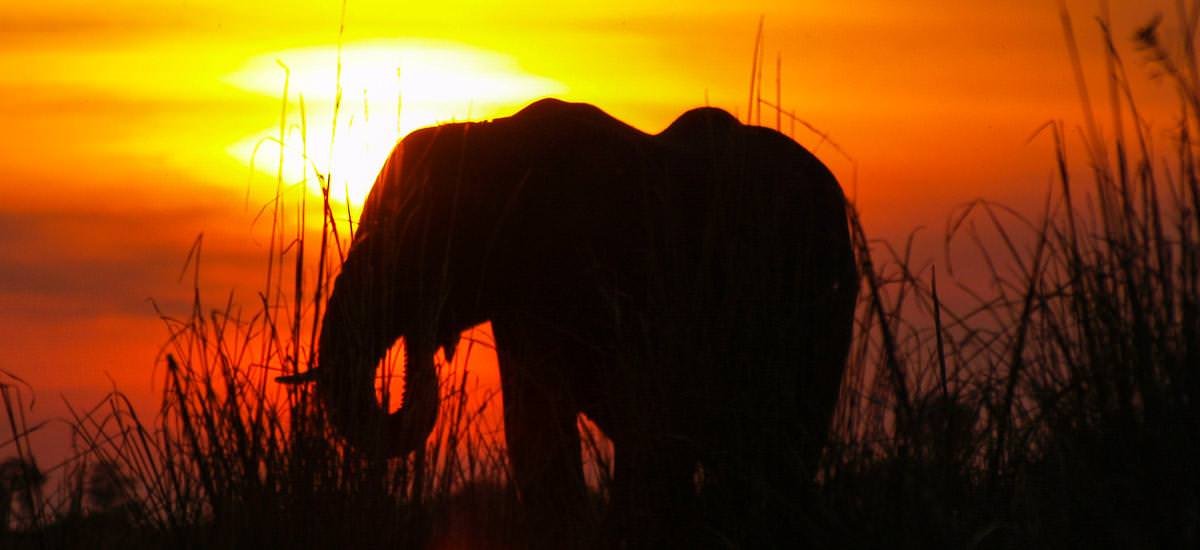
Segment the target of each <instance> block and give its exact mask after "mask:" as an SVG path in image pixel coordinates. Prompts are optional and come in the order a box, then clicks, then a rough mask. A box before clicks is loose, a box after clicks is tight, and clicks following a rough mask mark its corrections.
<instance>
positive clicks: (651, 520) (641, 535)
mask: <svg viewBox="0 0 1200 550" xmlns="http://www.w3.org/2000/svg"><path fill="white" fill-rule="evenodd" d="M615 454H616V456H615V457H614V458H615V459H616V463H615V465H614V466H615V468H614V469H615V472H614V475H613V484H612V488H611V497H612V499H611V500H612V506H611V510H610V517H609V523H610V524H611V530H612V531H613V536H615V537H616V538H617V539H618V544H617V545H616V546H624V547H628V548H670V547H687V548H695V547H700V546H703V544H702V540H703V539H704V533H703V532H702V531H703V530H702V529H701V523H700V515H699V509H698V506H697V504H698V502H697V499H696V485H695V474H696V465H697V459H696V456H695V455H694V453H692V452H690V451H689V450H688V449H687V447H686V445H682V444H678V443H669V442H668V443H664V442H661V441H660V442H657V443H650V444H645V443H643V444H638V443H637V442H631V441H623V442H618V443H617V444H616V453H615Z"/></svg>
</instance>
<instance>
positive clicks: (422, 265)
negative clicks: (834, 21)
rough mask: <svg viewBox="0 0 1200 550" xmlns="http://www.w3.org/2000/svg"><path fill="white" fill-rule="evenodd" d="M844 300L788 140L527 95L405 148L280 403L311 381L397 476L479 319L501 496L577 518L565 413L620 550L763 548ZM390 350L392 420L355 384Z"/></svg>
mask: <svg viewBox="0 0 1200 550" xmlns="http://www.w3.org/2000/svg"><path fill="white" fill-rule="evenodd" d="M858 282H859V281H858V270H857V263H856V259H855V253H854V249H853V246H852V243H851V238H850V231H849V227H848V217H847V206H846V199H845V196H844V194H843V192H842V189H841V187H840V186H839V184H838V182H837V180H836V179H835V178H834V176H833V175H832V173H831V172H830V171H829V170H828V169H827V168H826V167H825V165H823V164H822V163H821V162H820V161H819V160H818V159H817V158H816V157H815V156H814V155H812V154H811V153H810V152H808V151H807V150H805V149H804V148H803V147H801V146H800V145H799V144H797V143H796V142H795V141H793V140H792V139H790V138H788V137H786V136H784V135H783V134H781V133H779V132H776V131H774V130H771V129H767V128H762V127H755V126H749V125H744V124H742V123H741V122H739V121H738V120H737V119H736V118H734V117H733V116H732V115H730V114H729V113H727V112H725V111H723V110H720V109H716V108H709V107H705V108H697V109H693V110H690V111H687V112H686V113H684V114H683V115H681V116H680V117H679V118H678V119H676V120H675V121H674V122H673V123H671V124H670V126H669V127H667V128H666V129H665V130H663V131H662V132H660V133H658V134H653V135H652V134H647V133H644V132H642V131H640V130H637V129H635V128H633V127H632V126H629V125H627V124H625V123H623V122H621V121H619V120H617V119H616V118H613V117H612V116H610V115H608V114H607V113H605V112H604V111H602V110H600V109H599V108H597V107H595V106H592V105H590V104H583V103H567V102H564V101H560V100H555V99H543V100H539V101H537V102H534V103H532V104H530V105H528V106H527V107H525V108H523V109H522V110H521V111H519V112H517V113H516V114H515V115H512V116H510V117H507V118H498V119H494V120H491V121H488V122H468V123H448V124H443V125H439V126H435V127H430V128H425V129H421V130H417V131H414V132H412V133H410V134H409V135H408V136H406V137H404V138H403V139H402V140H401V141H400V143H399V144H398V145H397V146H396V147H395V148H394V150H393V152H392V153H391V156H390V157H389V159H388V160H387V161H386V162H385V164H384V166H383V168H382V170H381V172H380V174H379V176H378V178H377V179H376V181H375V183H374V187H373V188H372V190H371V192H370V194H369V196H368V198H367V199H366V201H365V203H364V207H363V210H362V214H361V216H360V220H359V225H358V229H357V233H356V234H355V235H354V237H353V239H352V243H351V245H350V247H349V252H348V253H347V255H346V257H345V260H344V264H343V265H342V267H341V271H340V273H339V274H338V275H337V278H336V280H335V282H334V286H333V290H332V292H331V295H330V297H329V299H328V303H327V305H326V309H325V312H324V318H323V321H322V326H321V331H320V338H319V342H318V343H319V359H318V361H317V366H316V367H315V368H314V369H312V370H311V371H309V372H308V373H306V374H304V375H300V376H298V377H293V378H290V379H288V380H287V381H291V382H297V381H303V380H309V381H315V384H316V392H317V394H318V395H319V397H320V400H321V402H322V403H324V405H325V408H326V410H327V413H328V415H329V419H330V422H331V424H332V425H333V427H334V428H335V431H336V432H337V433H338V434H339V435H340V436H341V437H343V438H344V439H345V440H346V442H347V443H348V444H349V445H350V446H351V447H353V448H355V449H358V450H361V451H364V452H368V453H375V454H376V455H378V456H387V457H395V456H404V455H407V454H408V453H411V452H413V451H414V450H417V449H420V448H423V447H424V445H425V441H426V439H427V437H428V436H429V435H430V433H431V431H432V429H433V426H434V423H435V422H436V419H437V415H438V408H439V393H438V392H439V389H438V377H437V373H436V367H435V360H434V356H435V354H436V352H437V351H438V349H441V350H443V352H444V355H445V357H447V358H451V357H453V354H454V350H455V345H456V343H457V342H458V340H459V338H460V334H461V333H462V332H463V331H464V330H467V329H469V328H471V327H474V326H477V325H480V324H482V323H485V322H490V323H491V326H492V330H493V334H494V337H495V345H496V352H497V356H498V360H499V368H500V379H501V398H502V402H503V418H504V427H505V438H506V441H507V449H508V458H509V463H510V467H511V474H512V481H513V483H514V485H515V489H516V493H517V495H518V498H519V501H520V502H521V504H522V508H523V509H525V510H527V511H528V513H529V514H530V516H531V517H534V518H538V519H537V521H540V522H542V524H543V525H546V526H559V528H558V529H557V530H555V528H553V527H547V528H548V529H550V531H549V532H551V533H557V534H555V535H553V536H554V537H558V536H559V535H561V534H562V533H563V532H565V531H566V530H567V529H569V528H570V527H569V526H570V525H572V522H577V521H585V518H586V514H585V513H583V512H582V510H585V509H586V508H587V505H586V500H587V498H588V497H587V488H586V485H585V480H584V475H583V468H582V464H581V451H580V434H579V432H578V427H577V417H578V415H579V414H581V413H582V414H584V415H586V416H587V417H588V418H589V419H591V420H592V421H593V422H594V423H595V425H596V426H598V427H599V428H600V430H601V431H602V432H604V434H605V435H606V436H607V437H608V438H609V439H610V440H611V442H612V446H613V447H612V448H613V453H614V465H613V477H612V484H611V487H610V492H609V499H608V500H609V502H608V508H607V509H608V512H607V513H606V516H607V517H608V518H611V519H612V525H613V529H612V530H611V532H614V533H617V534H615V535H613V536H614V537H615V538H616V541H617V542H615V544H617V545H625V546H629V545H632V546H639V545H642V544H645V545H651V544H656V541H657V542H664V541H669V540H683V539H681V538H680V537H684V536H688V535H686V534H685V533H688V532H692V530H693V529H696V528H699V529H702V530H707V531H708V532H710V534H711V536H712V537H713V540H725V541H733V542H734V543H737V544H745V545H752V546H754V545H761V544H764V543H766V544H774V543H777V542H779V541H782V540H785V538H786V537H792V536H795V535H796V533H797V529H798V527H797V526H798V525H799V523H800V520H799V519H797V517H796V516H798V515H799V514H801V512H800V511H799V510H798V507H799V506H800V504H799V502H800V501H801V500H802V498H801V497H802V495H803V494H804V491H806V490H807V489H808V488H809V487H810V486H811V485H812V483H813V477H814V475H815V471H816V464H817V461H818V459H819V456H820V453H821V449H822V447H823V445H824V444H825V442H826V439H827V434H828V430H829V426H830V424H831V417H832V413H833V410H834V408H835V404H836V402H837V397H838V394H839V391H840V386H841V381H842V374H843V372H844V370H845V364H846V360H847V355H848V350H849V347H850V340H851V332H852V325H853V316H854V309H855V303H856V298H857V294H858ZM401 338H403V341H404V346H405V369H404V375H403V380H404V383H405V389H404V391H403V395H402V397H401V400H400V406H399V409H398V410H397V411H395V412H391V413H389V412H388V411H387V410H386V409H384V408H383V407H382V406H381V405H380V403H379V401H378V400H377V399H376V396H375V389H374V388H375V386H374V382H373V381H374V378H375V370H376V368H377V366H378V363H379V362H380V361H381V359H382V357H383V355H384V354H385V353H386V352H387V350H388V349H389V348H390V346H392V345H393V344H394V343H395V342H396V341H397V340H399V339H401ZM564 526H565V527H564ZM606 531H610V530H608V529H606ZM546 540H548V541H558V542H557V543H555V544H565V543H563V542H562V541H563V540H566V539H559V538H547V539H546Z"/></svg>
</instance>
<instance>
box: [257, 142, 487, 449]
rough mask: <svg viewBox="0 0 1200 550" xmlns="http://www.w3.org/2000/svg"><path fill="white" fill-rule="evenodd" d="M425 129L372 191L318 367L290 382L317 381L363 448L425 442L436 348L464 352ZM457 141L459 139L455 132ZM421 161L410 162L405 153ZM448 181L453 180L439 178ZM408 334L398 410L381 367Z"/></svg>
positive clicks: (346, 433) (337, 289)
mask: <svg viewBox="0 0 1200 550" xmlns="http://www.w3.org/2000/svg"><path fill="white" fill-rule="evenodd" d="M436 134H442V132H441V130H440V129H427V130H421V131H418V132H416V133H414V134H412V135H410V136H409V137H408V138H406V139H405V140H404V142H403V143H402V144H400V145H398V146H397V147H396V148H395V150H394V151H393V153H392V156H391V158H389V160H388V161H387V163H386V164H385V166H384V168H383V170H382V171H381V172H380V174H379V176H378V178H377V180H376V183H375V185H374V187H373V188H372V191H371V194H370V195H369V196H368V198H367V201H366V204H365V205H364V208H363V213H362V216H361V218H360V222H359V227H358V232H357V234H356V235H355V237H354V240H353V242H352V244H351V246H350V249H349V253H348V254H347V256H346V260H345V262H344V263H343V265H342V267H341V272H340V273H339V274H338V276H337V279H336V281H335V283H334V286H333V291H332V293H331V295H330V297H329V300H328V303H327V305H326V309H325V313H324V318H323V320H322V324H321V334H320V340H319V346H320V347H319V353H320V355H319V362H318V366H317V368H316V369H314V370H313V371H310V372H309V373H305V374H303V375H299V376H292V377H283V378H281V379H280V380H281V381H283V382H291V383H295V382H306V381H313V382H315V383H316V390H317V395H318V396H319V397H320V399H321V400H322V402H323V403H324V404H325V407H326V410H327V412H328V414H329V418H330V421H331V422H332V424H333V426H334V428H335V429H336V430H337V431H338V433H339V434H341V435H342V436H343V437H344V438H345V439H346V441H347V442H348V443H349V444H350V445H351V446H352V447H354V448H356V449H358V450H360V451H364V452H367V453H368V454H378V455H382V456H386V457H393V456H400V455H404V454H407V453H410V452H412V451H414V450H417V449H419V448H421V446H422V445H423V444H424V442H425V440H426V438H428V436H429V434H430V433H431V432H432V430H433V426H434V423H435V422H436V420H437V414H438V408H439V402H438V401H439V394H438V378H437V372H436V368H435V365H434V355H435V353H436V351H437V350H438V348H439V347H440V348H442V349H443V350H444V353H445V356H446V358H447V359H450V358H452V357H453V355H454V349H455V344H457V343H458V337H459V332H460V331H461V330H462V329H463V328H465V327H463V326H460V325H458V324H455V323H453V319H452V311H451V308H450V307H448V306H449V305H450V304H449V301H448V300H446V296H447V293H448V290H449V289H450V288H451V287H452V286H453V284H452V283H453V281H452V279H451V278H450V274H449V272H448V266H447V263H446V262H447V260H446V257H447V256H446V248H445V247H447V246H449V243H448V241H447V240H446V237H447V236H448V233H447V231H446V229H445V225H444V220H443V219H442V217H443V216H446V215H449V213H448V212H447V211H445V210H442V209H437V208H433V207H431V205H434V204H437V200H431V198H430V197H428V196H427V195H428V193H430V192H432V191H433V187H432V186H430V185H427V183H428V181H427V179H428V177H427V176H428V174H429V173H430V171H431V170H430V167H429V166H428V164H429V163H431V162H436V161H437V160H438V159H436V158H433V157H430V156H429V155H428V154H427V153H428V152H429V151H428V146H429V143H430V142H431V141H432V140H435V139H439V140H444V139H445V138H446V137H447V136H445V135H444V134H443V135H436ZM451 139H453V138H451ZM406 152H408V155H407V156H408V157H409V158H410V159H415V160H411V161H410V162H408V163H405V161H404V158H405V156H406V155H405V153H406ZM439 183H441V184H447V183H448V182H446V181H441V182H439ZM401 339H403V342H404V392H403V394H402V396H401V399H400V406H399V409H397V410H396V411H395V412H391V413H389V412H388V411H387V410H385V409H384V408H383V407H382V406H381V404H380V403H379V401H378V400H377V398H376V390H375V380H376V369H377V367H378V366H379V363H380V362H381V361H382V360H383V358H384V356H385V354H386V353H387V351H388V350H389V349H390V348H391V346H392V345H393V344H394V343H395V342H396V341H397V340H401Z"/></svg>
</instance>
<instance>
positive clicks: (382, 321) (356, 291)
mask: <svg viewBox="0 0 1200 550" xmlns="http://www.w3.org/2000/svg"><path fill="white" fill-rule="evenodd" d="M358 244H360V245H365V244H366V243H358ZM361 248H368V246H363V247H361ZM377 260H378V257H373V255H372V254H370V251H369V250H361V249H360V250H354V249H352V250H351V254H350V256H349V257H348V258H347V260H346V263H345V265H343V267H342V272H341V274H340V275H339V276H338V278H337V281H336V283H335V285H334V290H333V294H332V295H331V296H330V298H329V303H328V308H327V310H326V313H325V317H324V321H323V323H322V328H321V339H320V367H319V368H318V369H317V376H316V383H317V394H318V395H319V396H320V398H321V400H322V401H323V402H324V404H325V406H326V409H327V411H328V413H329V418H330V421H331V422H332V424H333V427H334V428H335V429H336V430H337V431H338V432H339V433H340V434H341V435H342V436H343V437H344V438H345V439H346V441H347V442H348V443H349V444H350V445H351V446H353V447H354V448H356V449H358V450H360V451H364V452H366V453H368V454H375V455H382V456H387V457H395V456H401V455H406V454H408V453H410V452H412V451H415V450H417V449H420V448H422V447H423V445H424V444H425V440H426V439H427V438H428V437H429V434H430V433H432V431H433V425H434V422H435V421H436V420H437V414H438V407H439V403H438V379H437V371H436V369H435V368H434V364H433V353H434V349H435V347H434V343H433V339H432V338H428V337H423V336H422V333H424V332H426V331H420V330H415V331H414V330H406V329H405V328H403V327H411V326H412V325H413V323H410V322H402V321H401V319H400V317H401V316H402V315H406V314H408V315H411V314H413V313H415V310H413V309H412V308H411V307H407V308H406V307H405V306H406V304H403V303H402V302H404V300H397V299H396V296H398V295H403V294H404V293H403V292H402V291H401V290H399V289H396V288H394V286H395V281H396V280H397V279H395V278H394V277H391V276H386V275H385V274H390V273H393V270H390V269H385V268H384V267H385V266H381V265H379V262H378V261H377ZM401 336H403V337H404V339H405V354H404V355H405V357H404V363H405V365H404V393H403V395H402V397H401V400H400V408H399V409H398V410H397V411H396V412H394V413H391V414H388V412H387V410H386V409H384V408H383V407H382V406H381V405H380V403H379V401H378V399H376V390H375V387H376V386H375V380H376V375H375V373H376V368H377V367H378V365H379V362H380V361H381V360H382V359H383V357H384V355H385V354H386V353H387V350H388V348H390V347H391V345H392V343H394V342H395V341H396V340H397V339H398V338H399V337H401Z"/></svg>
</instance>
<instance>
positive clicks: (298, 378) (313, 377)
mask: <svg viewBox="0 0 1200 550" xmlns="http://www.w3.org/2000/svg"><path fill="white" fill-rule="evenodd" d="M320 371H321V370H320V369H308V370H307V371H304V372H301V373H296V374H288V375H285V376H276V377H275V381H276V382H279V383H280V384H287V385H290V386H296V385H300V384H308V383H310V382H316V381H317V376H318V375H319V374H320Z"/></svg>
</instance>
